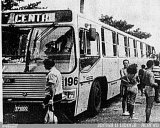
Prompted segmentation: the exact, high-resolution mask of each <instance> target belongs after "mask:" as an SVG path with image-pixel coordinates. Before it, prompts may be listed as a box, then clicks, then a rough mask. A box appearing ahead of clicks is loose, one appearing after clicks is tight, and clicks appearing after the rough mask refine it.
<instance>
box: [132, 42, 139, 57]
mask: <svg viewBox="0 0 160 128" xmlns="http://www.w3.org/2000/svg"><path fill="white" fill-rule="evenodd" d="M133 47H134V57H138V52H137V42H136V41H135V40H133Z"/></svg>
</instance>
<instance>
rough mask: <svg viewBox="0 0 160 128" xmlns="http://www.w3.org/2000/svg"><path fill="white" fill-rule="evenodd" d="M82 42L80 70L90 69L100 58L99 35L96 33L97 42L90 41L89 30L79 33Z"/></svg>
mask: <svg viewBox="0 0 160 128" xmlns="http://www.w3.org/2000/svg"><path fill="white" fill-rule="evenodd" d="M79 42H80V70H81V71H82V70H87V69H89V68H90V67H91V66H92V65H93V64H94V63H95V62H96V61H97V59H98V58H99V55H100V53H99V35H98V33H96V40H95V41H89V32H88V31H87V30H80V31H79Z"/></svg>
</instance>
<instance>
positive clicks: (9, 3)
mask: <svg viewBox="0 0 160 128" xmlns="http://www.w3.org/2000/svg"><path fill="white" fill-rule="evenodd" d="M23 1H24V0H1V6H2V10H3V11H4V10H23V9H42V8H43V7H39V4H40V3H41V1H39V2H35V3H30V4H28V5H25V6H22V7H19V3H20V2H23Z"/></svg>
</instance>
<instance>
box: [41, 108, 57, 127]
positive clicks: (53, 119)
mask: <svg viewBox="0 0 160 128" xmlns="http://www.w3.org/2000/svg"><path fill="white" fill-rule="evenodd" d="M44 122H45V124H50V123H52V124H57V123H58V119H57V117H56V116H55V114H54V112H53V111H51V110H49V109H48V110H47V113H46V115H45V118H44Z"/></svg>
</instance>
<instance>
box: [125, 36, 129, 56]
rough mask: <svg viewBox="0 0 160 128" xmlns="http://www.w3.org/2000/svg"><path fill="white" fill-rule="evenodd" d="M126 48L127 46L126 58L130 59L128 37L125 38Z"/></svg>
mask: <svg viewBox="0 0 160 128" xmlns="http://www.w3.org/2000/svg"><path fill="white" fill-rule="evenodd" d="M124 46H125V54H126V57H130V49H129V45H128V42H127V37H126V36H125V37H124Z"/></svg>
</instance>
